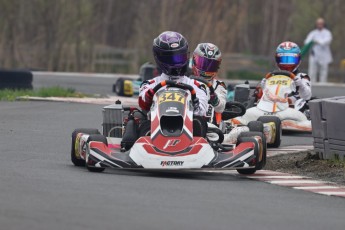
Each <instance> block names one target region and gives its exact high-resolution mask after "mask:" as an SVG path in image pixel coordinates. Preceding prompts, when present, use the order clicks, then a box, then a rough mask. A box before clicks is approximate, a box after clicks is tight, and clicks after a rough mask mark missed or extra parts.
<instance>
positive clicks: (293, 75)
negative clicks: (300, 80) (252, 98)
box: [265, 70, 296, 80]
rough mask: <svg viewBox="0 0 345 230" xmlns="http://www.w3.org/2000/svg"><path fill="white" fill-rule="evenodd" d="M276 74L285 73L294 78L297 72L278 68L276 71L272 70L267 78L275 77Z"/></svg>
mask: <svg viewBox="0 0 345 230" xmlns="http://www.w3.org/2000/svg"><path fill="white" fill-rule="evenodd" d="M275 75H284V76H287V77H289V78H291V79H292V80H293V79H295V77H296V76H295V74H293V73H291V72H289V71H286V70H276V71H273V72H270V73H268V74H267V75H266V76H265V78H266V79H268V78H270V77H273V76H275Z"/></svg>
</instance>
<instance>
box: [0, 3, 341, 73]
mask: <svg viewBox="0 0 345 230" xmlns="http://www.w3.org/2000/svg"><path fill="white" fill-rule="evenodd" d="M342 12H345V3H344V2H343V1H341V0H332V1H327V0H286V1H275V0H261V1H251V0H212V1H210V0H174V1H170V0H126V1H120V0H102V1H95V0H73V1H71V0H51V1H46V0H1V1H0V15H1V17H0V35H1V36H0V66H1V67H2V68H34V69H44V70H54V71H57V70H58V71H103V72H105V71H120V69H118V68H115V69H114V68H105V67H104V66H112V65H116V64H119V65H121V63H122V64H123V65H126V64H128V67H127V68H122V69H121V71H128V72H136V71H137V66H138V65H139V64H140V63H143V62H145V61H147V60H152V57H151V56H152V55H151V45H152V40H153V38H154V37H156V36H157V35H158V34H159V33H160V32H162V31H165V30H175V31H179V32H181V33H182V34H184V35H185V36H186V37H187V39H188V41H189V43H190V46H191V49H193V48H194V46H196V44H197V43H199V42H205V41H209V42H213V43H216V44H217V45H219V47H220V48H221V50H222V51H223V53H245V54H251V55H264V56H268V55H271V54H272V52H273V51H274V48H275V47H276V45H277V44H278V43H279V42H280V41H283V40H287V39H289V40H293V41H296V42H297V43H298V44H300V45H302V44H303V40H304V38H305V36H306V34H307V33H308V32H309V31H310V30H311V29H312V28H313V26H314V21H315V19H316V18H317V17H319V16H322V17H324V18H325V19H326V22H327V23H328V25H329V27H330V29H331V31H332V32H333V36H334V41H333V44H332V48H333V50H334V56H335V60H339V59H341V58H343V57H345V49H344V48H343V46H344V45H343V40H344V38H345V21H344V20H342V19H343V15H342ZM121 60H125V61H123V62H122V61H121ZM102 66H103V67H102Z"/></svg>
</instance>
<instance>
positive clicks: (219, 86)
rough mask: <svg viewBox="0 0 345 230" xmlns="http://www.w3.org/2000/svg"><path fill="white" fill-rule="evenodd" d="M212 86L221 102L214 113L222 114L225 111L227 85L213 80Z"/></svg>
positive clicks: (215, 107)
mask: <svg viewBox="0 0 345 230" xmlns="http://www.w3.org/2000/svg"><path fill="white" fill-rule="evenodd" d="M212 85H213V88H214V91H215V93H216V94H217V97H218V100H219V103H218V105H216V106H214V112H216V113H222V112H223V111H224V109H225V104H226V95H227V90H226V86H225V83H224V82H223V81H219V80H213V82H212Z"/></svg>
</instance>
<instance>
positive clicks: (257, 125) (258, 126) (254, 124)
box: [247, 121, 264, 133]
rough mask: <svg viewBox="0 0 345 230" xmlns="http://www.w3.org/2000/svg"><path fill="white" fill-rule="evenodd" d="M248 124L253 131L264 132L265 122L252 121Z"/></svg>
mask: <svg viewBox="0 0 345 230" xmlns="http://www.w3.org/2000/svg"><path fill="white" fill-rule="evenodd" d="M247 126H248V128H249V131H251V132H260V133H263V132H264V124H263V123H262V122H261V121H250V122H249V123H248V125H247Z"/></svg>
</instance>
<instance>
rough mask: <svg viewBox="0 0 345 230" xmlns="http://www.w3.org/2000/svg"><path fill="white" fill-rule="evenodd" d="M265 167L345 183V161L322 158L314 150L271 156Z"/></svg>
mask: <svg viewBox="0 0 345 230" xmlns="http://www.w3.org/2000/svg"><path fill="white" fill-rule="evenodd" d="M265 169H266V170H273V171H278V172H285V173H292V174H298V175H303V176H307V177H311V178H314V179H318V180H324V181H331V182H335V183H337V184H342V185H345V161H341V160H321V159H320V158H319V156H318V155H317V154H315V153H314V152H312V151H304V152H298V153H289V154H284V155H278V156H273V157H270V158H268V159H267V164H266V166H265Z"/></svg>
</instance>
